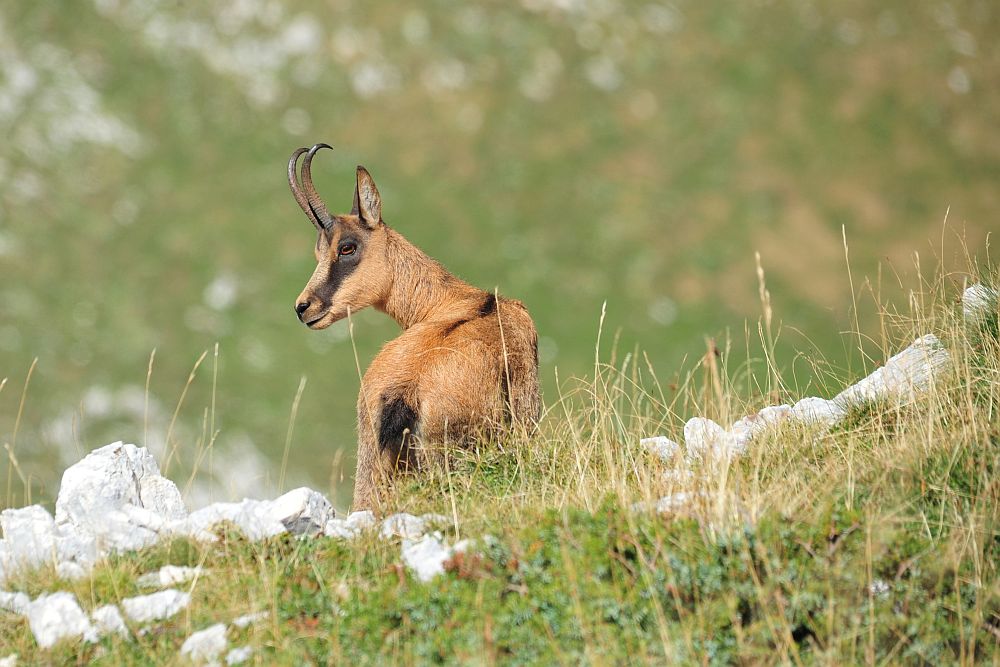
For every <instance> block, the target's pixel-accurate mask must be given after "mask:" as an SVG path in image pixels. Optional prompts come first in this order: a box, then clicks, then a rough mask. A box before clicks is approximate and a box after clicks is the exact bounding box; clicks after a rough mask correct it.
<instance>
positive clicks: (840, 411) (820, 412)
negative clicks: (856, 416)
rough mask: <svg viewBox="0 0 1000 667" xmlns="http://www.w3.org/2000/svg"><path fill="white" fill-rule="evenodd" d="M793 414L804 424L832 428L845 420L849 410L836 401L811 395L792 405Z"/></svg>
mask: <svg viewBox="0 0 1000 667" xmlns="http://www.w3.org/2000/svg"><path fill="white" fill-rule="evenodd" d="M791 416H792V417H794V418H795V419H797V420H798V421H800V422H802V423H804V424H810V425H816V426H821V427H824V428H831V427H833V426H835V425H836V424H838V423H839V422H841V421H843V419H844V418H845V417H846V416H847V410H845V409H844V408H843V406H841V405H840V404H839V403H837V402H836V401H830V400H827V399H825V398H817V397H815V396H811V397H809V398H803V399H802V400H801V401H799V402H798V403H796V404H795V405H794V406H792V410H791Z"/></svg>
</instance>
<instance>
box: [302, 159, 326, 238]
mask: <svg viewBox="0 0 1000 667" xmlns="http://www.w3.org/2000/svg"><path fill="white" fill-rule="evenodd" d="M321 148H329V149H330V150H333V146H331V145H330V144H316V145H315V146H313V147H312V148H310V149H309V152H308V153H306V157H305V159H304V160H302V187H303V189H304V190H305V194H306V198H307V199H308V201H309V208H311V209H312V211H313V214H314V215H315V216H316V219H317V220H319V221H320V224H322V225H323V227H325V228H327V229H329V228H330V225H332V224H333V216H331V215H330V212H329V211H327V210H326V204H324V203H323V200H322V199H320V196H319V194H317V192H316V187H315V186H314V185H313V179H312V159H313V156H314V155H316V151H318V150H319V149H321Z"/></svg>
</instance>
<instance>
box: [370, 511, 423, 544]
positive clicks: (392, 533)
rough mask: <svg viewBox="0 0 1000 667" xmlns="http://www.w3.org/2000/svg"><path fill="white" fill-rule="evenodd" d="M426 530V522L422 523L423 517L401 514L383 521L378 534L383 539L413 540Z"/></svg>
mask: <svg viewBox="0 0 1000 667" xmlns="http://www.w3.org/2000/svg"><path fill="white" fill-rule="evenodd" d="M426 530H427V522H426V521H424V518H423V517H419V516H414V515H412V514H407V513H405V512H401V513H399V514H393V515H391V516H387V517H386V518H385V519H383V520H382V529H381V531H380V532H379V534H380V535H381V536H382V537H383V538H385V539H389V538H392V537H403V538H405V539H410V540H415V539H417V538H419V537H420V536H421V535H423V534H424V531H426Z"/></svg>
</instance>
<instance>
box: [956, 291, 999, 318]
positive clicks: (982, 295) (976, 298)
mask: <svg viewBox="0 0 1000 667" xmlns="http://www.w3.org/2000/svg"><path fill="white" fill-rule="evenodd" d="M996 304H997V293H996V290H993V289H990V288H989V287H986V286H985V285H980V284H979V283H976V284H975V285H972V286H971V287H968V288H967V289H966V290H965V291H964V292H963V293H962V314H963V315H964V316H965V319H967V320H969V319H973V318H977V317H980V316H981V315H983V314H985V312H986V311H987V310H988V309H989V308H996Z"/></svg>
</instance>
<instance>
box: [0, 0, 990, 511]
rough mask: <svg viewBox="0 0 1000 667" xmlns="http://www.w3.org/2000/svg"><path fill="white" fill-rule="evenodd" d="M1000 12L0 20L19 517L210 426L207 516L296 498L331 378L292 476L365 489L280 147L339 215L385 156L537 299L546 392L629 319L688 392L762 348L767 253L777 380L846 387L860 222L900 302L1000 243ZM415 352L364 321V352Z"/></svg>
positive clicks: (15, 12) (432, 243)
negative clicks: (991, 234) (107, 453)
mask: <svg viewBox="0 0 1000 667" xmlns="http://www.w3.org/2000/svg"><path fill="white" fill-rule="evenodd" d="M998 25H1000V10H998V8H997V6H996V3H993V2H989V1H988V0H956V1H953V2H941V1H940V0H884V1H882V2H878V3H872V2H863V1H861V0H842V1H839V2H836V3H821V2H808V1H804V0H775V1H773V2H739V3H732V2H721V1H715V2H694V1H689V0H679V1H676V2H673V1H663V2H659V1H649V2H647V1H646V0H622V1H613V0H608V1H603V0H585V1H584V0H580V1H566V0H560V1H558V2H555V1H547V0H524V1H523V2H520V3H503V2H480V3H477V2H469V3H463V5H462V6H461V7H456V6H455V4H454V3H450V2H441V1H434V2H425V3H421V5H420V6H419V7H407V8H405V9H403V8H400V7H399V6H398V3H384V2H357V1H354V0H329V1H327V2H323V3H315V2H307V1H305V0H285V1H277V0H242V1H240V2H222V3H185V2H175V1H169V0H93V1H92V2H73V3H65V2H44V1H37V2H6V3H3V6H2V7H0V137H3V145H2V147H0V379H2V378H8V384H7V387H6V388H5V389H4V390H3V391H0V444H2V443H9V442H12V441H13V440H14V437H13V436H14V433H15V430H17V432H18V436H17V439H16V440H17V442H16V443H15V444H17V447H16V448H15V449H16V454H17V456H18V457H19V461H20V465H21V466H22V468H23V470H24V471H25V472H26V474H27V475H28V476H30V479H31V481H30V484H29V488H27V489H23V488H21V486H20V485H19V484H18V483H17V482H15V488H14V489H13V496H14V497H15V498H16V499H17V500H18V501H19V502H20V501H21V500H23V499H24V498H26V497H27V496H29V495H30V496H31V497H33V498H36V499H43V500H44V499H48V500H51V499H52V497H53V493H54V491H55V486H56V484H57V482H58V476H57V475H56V471H58V470H60V469H62V467H64V466H65V465H67V464H68V463H70V462H72V461H74V460H76V459H77V458H78V457H79V455H80V454H81V453H82V452H85V451H89V450H90V449H91V448H93V447H95V446H97V445H99V444H103V443H106V442H109V441H111V440H115V439H118V438H124V439H125V440H128V441H136V442H141V443H143V444H148V445H149V446H150V448H151V449H152V450H153V451H155V452H157V454H158V455H159V456H160V457H161V459H162V458H165V456H166V452H167V450H168V449H172V448H174V447H176V448H177V456H176V457H175V463H174V465H176V466H177V467H176V468H175V471H183V472H182V473H181V474H182V476H184V477H186V476H187V473H188V472H189V471H190V470H191V469H192V468H194V467H196V465H195V464H196V463H197V460H198V452H199V451H201V450H202V448H203V447H205V446H206V445H207V443H208V442H209V441H210V440H212V438H213V436H214V435H215V434H216V432H218V435H217V437H216V438H215V445H214V446H213V448H212V449H211V451H212V452H213V456H214V458H210V460H209V461H207V462H206V465H203V466H201V467H200V470H201V473H202V474H201V475H199V477H198V478H197V479H196V480H195V484H194V485H193V491H195V492H197V494H199V495H198V498H199V499H204V498H206V494H208V493H214V494H215V497H216V498H222V497H229V496H237V497H238V496H239V495H240V494H242V493H251V492H252V493H264V492H267V493H273V492H274V491H275V488H276V487H277V486H279V479H277V476H276V475H274V474H272V473H271V472H270V471H272V470H275V469H278V468H280V461H281V460H282V456H283V452H284V450H285V445H286V440H287V435H288V422H289V414H290V412H291V406H292V403H293V401H294V399H295V395H296V392H297V390H298V387H299V383H300V380H301V378H302V377H303V376H307V378H308V381H307V383H306V386H305V387H304V389H303V390H302V395H301V399H300V400H299V402H298V406H299V410H298V418H297V420H296V425H295V429H294V433H293V434H292V438H291V447H290V453H289V456H288V465H287V475H286V477H287V479H285V480H280V481H284V482H289V481H291V480H294V481H301V482H308V483H309V484H310V485H312V486H314V487H316V488H322V489H324V490H327V491H328V492H329V493H330V494H331V496H333V497H335V498H336V499H337V501H338V504H340V505H341V506H343V505H344V504H346V502H347V501H348V498H349V491H350V487H351V484H350V479H349V478H350V476H351V474H352V473H353V467H354V460H353V457H354V447H355V437H354V427H353V411H354V404H355V400H356V396H357V388H358V380H357V371H356V368H355V356H354V353H353V350H352V348H351V342H350V340H349V338H348V331H347V326H346V324H342V325H338V326H336V327H334V328H333V329H332V330H330V331H327V332H323V333H313V332H308V331H306V330H305V329H304V328H303V327H302V325H301V324H299V323H298V322H297V320H296V319H295V317H294V314H293V312H292V304H293V301H294V299H295V297H296V295H297V294H298V293H299V291H300V290H301V288H302V286H303V284H304V283H305V281H306V279H307V278H308V276H309V274H310V272H311V270H312V268H313V267H312V259H311V248H312V243H313V237H312V231H311V227H310V226H309V224H308V223H307V222H306V220H305V218H304V217H303V216H302V215H301V213H300V212H299V211H298V208H297V207H296V205H295V203H294V202H293V200H292V198H291V196H290V194H289V193H288V188H287V184H286V182H285V175H284V169H285V161H286V160H287V157H288V155H289V154H290V153H291V151H292V150H293V149H294V148H296V147H298V146H300V145H304V144H305V145H311V144H312V143H314V142H316V141H328V142H330V143H331V144H333V145H334V146H335V147H336V151H335V152H333V153H325V154H324V155H323V156H322V159H320V160H318V161H317V164H316V169H315V175H316V181H317V184H318V186H319V188H320V190H321V192H323V193H324V195H326V196H327V199H328V200H329V202H330V204H331V207H332V208H334V209H337V208H346V207H348V206H349V205H350V196H351V187H352V182H351V178H352V174H353V170H354V166H355V165H356V164H358V163H362V164H365V165H366V166H367V167H368V168H369V169H370V170H371V171H372V173H373V174H374V176H375V178H376V180H377V182H378V185H379V187H380V189H381V192H382V194H383V198H384V200H385V216H386V219H387V220H388V221H389V222H390V224H392V225H394V226H396V227H397V228H398V229H399V230H400V231H401V232H403V233H404V234H405V235H407V236H408V238H410V239H411V240H413V241H414V242H415V243H417V244H418V245H419V246H420V247H422V248H423V249H425V250H426V251H427V252H429V253H430V254H431V255H433V256H434V257H436V258H438V259H440V260H441V261H442V262H443V263H444V264H445V265H446V266H448V267H449V268H450V269H452V270H453V271H455V272H456V273H457V274H458V275H460V276H462V277H463V278H466V279H467V280H469V281H471V282H473V283H475V284H477V285H479V286H481V287H483V288H486V289H492V288H493V287H494V286H497V287H499V289H500V291H501V292H503V293H505V294H509V295H511V296H514V297H517V298H520V299H523V300H524V301H525V302H526V303H527V305H528V306H529V308H530V310H531V312H532V313H533V314H534V316H535V318H536V320H537V324H538V329H539V332H540V335H541V344H540V352H541V355H542V378H543V380H544V383H545V391H546V394H547V396H548V400H549V402H550V403H552V402H555V401H556V400H557V398H558V390H557V384H558V383H557V380H556V369H558V372H559V376H560V377H562V378H564V379H565V378H567V377H569V376H571V375H584V374H587V373H590V372H591V369H590V365H591V360H592V358H593V353H592V352H593V344H594V337H595V332H596V329H597V323H598V319H599V316H600V313H601V306H602V303H604V302H605V301H606V302H607V304H608V305H607V315H606V319H605V337H604V348H602V350H601V358H602V359H609V358H610V356H609V355H610V346H611V343H612V341H613V340H614V338H615V334H616V332H620V336H619V350H621V351H628V350H632V349H633V348H634V346H639V347H640V348H641V349H643V350H645V351H646V353H647V354H648V357H649V361H650V364H651V365H652V366H653V367H654V369H655V370H656V372H657V373H658V375H659V377H660V379H661V381H662V382H663V383H664V385H667V384H670V383H672V382H677V381H682V380H683V378H682V377H675V374H676V373H677V369H678V368H680V367H682V361H683V360H684V359H687V360H688V361H689V362H690V361H693V360H696V359H697V358H698V357H699V356H700V355H701V354H702V352H703V351H704V349H705V345H704V336H706V335H712V336H715V337H717V338H720V339H721V338H723V337H724V336H725V334H726V332H727V331H732V332H733V334H734V338H735V339H742V331H743V329H744V328H745V327H749V328H750V329H751V330H753V329H755V327H756V319H757V317H758V315H759V300H758V298H757V290H758V285H757V280H756V276H755V270H756V267H755V263H754V253H755V251H756V252H759V253H760V255H761V264H762V265H763V267H764V269H765V270H766V271H767V274H768V277H769V288H770V290H771V294H772V298H773V304H774V308H775V312H776V313H777V315H776V318H775V332H777V331H778V329H779V327H778V322H779V320H781V319H784V320H785V321H787V322H788V323H789V324H790V325H792V326H789V327H785V328H784V329H782V330H781V334H780V335H777V333H776V335H775V340H776V347H777V349H778V351H779V352H780V354H781V359H782V360H783V362H782V363H781V364H779V365H778V368H777V371H778V372H779V373H780V374H781V376H782V378H783V379H784V380H785V381H786V382H788V383H790V384H794V385H796V387H797V389H798V391H801V392H810V393H814V392H816V391H820V390H821V389H822V385H823V383H824V382H825V381H826V380H827V378H828V377H829V376H828V375H827V374H820V375H819V376H816V375H813V373H812V368H811V366H810V365H809V364H807V363H802V362H801V361H798V360H796V361H794V362H793V360H795V359H796V357H795V354H796V353H802V354H805V355H807V356H809V357H812V356H815V355H817V354H821V355H822V356H823V357H824V358H825V359H827V360H829V362H830V363H831V365H832V369H831V370H832V371H835V376H836V377H837V379H838V381H840V380H843V379H845V378H847V377H851V376H856V375H858V374H860V373H861V372H862V371H863V368H864V367H865V363H864V357H863V356H862V355H861V354H859V353H858V350H857V342H856V340H852V339H850V338H848V339H845V338H843V337H842V336H840V334H839V332H841V331H845V330H853V329H857V328H858V327H857V326H855V318H854V314H853V312H852V309H851V307H850V305H849V304H851V303H852V300H853V299H854V298H855V297H856V296H857V295H858V294H859V293H863V288H864V285H863V284H862V283H861V281H860V280H859V281H857V282H856V283H855V284H854V285H852V284H851V283H850V282H849V281H848V280H847V279H846V276H845V272H844V266H845V258H844V249H843V247H842V236H841V235H842V231H843V232H846V236H847V239H848V242H849V244H850V259H851V264H852V267H853V269H854V271H855V275H856V276H857V275H865V276H871V281H872V284H873V285H875V286H878V287H879V288H880V289H881V290H882V292H883V293H885V294H889V293H894V294H895V296H896V297H897V298H900V299H902V298H905V291H904V290H903V289H902V285H905V284H908V281H910V280H911V279H912V277H913V276H914V275H915V274H916V267H915V264H916V263H918V262H923V263H925V264H926V263H928V262H931V261H934V260H936V259H938V258H939V259H941V260H942V261H944V262H945V263H949V262H952V261H953V259H954V257H955V255H956V252H958V251H959V250H960V249H959V247H958V246H959V245H960V243H959V242H958V241H957V240H956V239H958V238H964V239H965V242H967V243H968V244H969V245H970V246H971V247H972V248H973V249H978V248H981V247H982V245H983V242H984V239H985V236H986V233H987V232H988V231H990V230H991V229H995V228H996V225H995V219H996V211H997V210H1000V201H998V200H1000V194H998V189H997V187H996V184H997V183H998V182H1000V148H998V146H1000V134H998V133H1000V125H998V124H997V122H996V118H998V117H1000V87H998V86H997V85H996V83H995V82H996V81H998V80H1000V53H998V46H1000V41H998V40H997V38H996V36H997V34H998ZM949 210H950V213H948V216H947V218H948V223H947V226H944V227H943V220H944V219H945V217H946V212H948V211H949ZM962 230H964V237H963V236H961V235H958V234H955V233H954V232H957V231H962ZM974 252H975V250H974ZM915 253H916V255H917V257H916V258H915V257H914V255H915ZM932 256H933V257H934V260H932V259H931V257H932ZM915 259H916V261H915ZM879 267H881V269H880V268H879ZM880 270H881V272H882V273H881V274H880V273H879V271H880ZM852 288H853V289H852ZM858 312H859V317H860V319H861V323H862V324H863V325H864V330H865V331H876V330H877V327H878V320H877V315H876V314H875V313H874V312H873V311H872V310H871V309H866V308H862V309H860V310H859V311H858ZM395 334H396V327H395V325H394V324H393V323H391V322H389V321H388V320H387V319H386V318H384V317H382V316H380V315H378V314H376V313H373V312H367V313H364V314H362V316H360V317H359V318H358V321H357V322H356V325H355V341H354V342H355V345H356V347H357V352H358V358H359V359H360V361H361V366H362V367H364V366H365V365H366V364H367V362H368V360H370V359H371V358H372V357H373V356H374V354H375V353H376V351H377V350H378V348H379V347H380V346H381V345H382V344H383V343H384V342H385V341H386V340H388V339H389V338H390V337H392V336H394V335H395ZM216 343H218V344H219V356H218V364H217V365H215V364H214V361H215V359H216V358H215V356H214V350H215V344H216ZM884 346H885V341H883V340H881V339H880V338H879V337H876V340H874V341H872V342H868V341H865V342H864V347H865V352H866V353H867V354H868V355H869V356H871V357H875V356H877V353H880V352H881V349H880V348H882V347H884ZM154 349H155V350H156V355H155V359H153V364H152V367H153V369H152V375H151V377H150V378H149V382H148V384H149V392H148V401H147V400H146V399H147V392H146V385H147V371H148V369H149V367H150V356H151V353H152V352H153V350H154ZM206 350H208V351H209V355H208V357H207V359H206V361H205V362H204V363H203V364H202V366H201V367H200V368H199V371H198V373H196V375H195V378H194V380H193V382H192V383H191V384H190V387H189V388H188V389H187V392H186V393H184V403H183V405H182V406H181V409H180V410H179V411H177V412H176V418H175V409H176V407H177V405H178V402H179V399H180V397H181V395H182V392H184V389H185V384H186V381H187V378H188V375H189V373H190V371H191V368H192V367H193V366H194V364H195V361H196V360H197V359H198V357H199V356H200V355H201V354H202V352H204V351H206ZM723 351H724V352H726V350H723ZM756 356H758V352H757V351H754V350H749V351H748V350H746V349H744V348H742V347H740V346H734V347H733V348H732V349H730V350H728V353H727V355H726V357H725V358H724V359H723V361H724V363H725V364H727V365H728V366H729V367H730V368H731V369H737V368H738V367H739V366H740V364H741V363H742V361H743V360H744V359H745V358H747V357H756ZM36 357H37V359H38V362H37V365H36V367H35V369H34V372H33V373H32V375H31V382H30V386H29V389H28V392H27V398H26V400H25V402H24V406H23V410H22V409H21V388H22V386H23V385H24V383H25V380H26V378H27V376H28V369H29V367H30V366H31V364H32V361H33V360H34V359H35V358H36ZM817 382H818V383H819V384H818V385H817V384H816V383H817ZM213 395H214V397H215V398H216V399H217V400H214V401H213ZM206 411H207V412H208V413H209V414H208V416H207V418H206ZM18 415H20V418H18ZM15 424H16V425H17V426H18V428H17V429H15ZM171 424H172V425H173V427H172V428H171ZM168 440H169V442H167V441H168ZM217 462H218V463H220V465H221V463H222V462H225V463H226V464H228V465H235V464H237V463H239V464H240V465H241V466H242V467H241V474H240V475H238V476H235V477H237V478H238V479H233V478H226V477H222V478H219V479H215V480H212V479H211V478H212V475H210V474H209V471H210V469H211V466H210V465H208V463H211V464H212V465H215V463H217ZM7 465H8V464H7V460H6V457H4V458H3V460H0V479H4V478H6V476H7V472H8V470H7ZM15 480H16V476H15ZM211 481H214V484H209V483H208V482H211ZM285 486H286V487H287V483H286V484H285ZM2 501H3V502H4V504H6V503H7V502H8V501H7V499H6V498H3V499H2Z"/></svg>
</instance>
